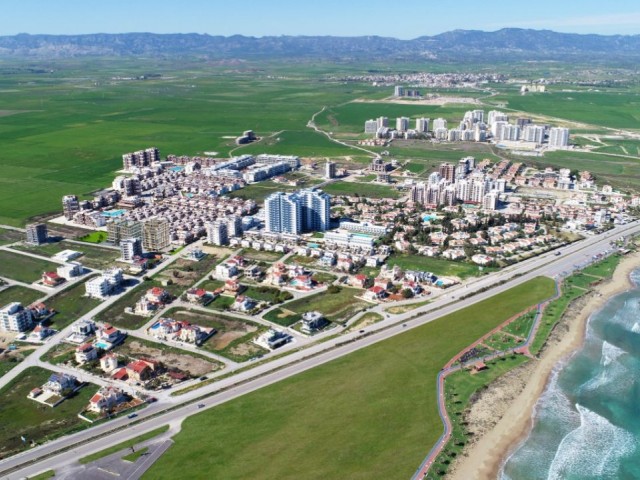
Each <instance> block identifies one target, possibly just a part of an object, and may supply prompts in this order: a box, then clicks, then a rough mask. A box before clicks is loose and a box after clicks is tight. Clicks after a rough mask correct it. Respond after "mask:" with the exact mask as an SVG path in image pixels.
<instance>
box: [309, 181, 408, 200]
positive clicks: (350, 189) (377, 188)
mask: <svg viewBox="0 0 640 480" xmlns="http://www.w3.org/2000/svg"><path fill="white" fill-rule="evenodd" d="M322 190H324V191H325V192H326V193H328V194H329V195H354V194H355V195H360V196H362V197H367V198H398V197H399V196H400V192H398V190H396V189H395V188H393V187H390V186H387V185H380V184H375V183H355V182H334V183H330V184H329V185H325V186H324V187H322Z"/></svg>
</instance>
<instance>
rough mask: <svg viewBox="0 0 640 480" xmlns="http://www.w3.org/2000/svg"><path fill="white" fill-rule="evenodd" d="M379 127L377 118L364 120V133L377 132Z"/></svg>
mask: <svg viewBox="0 0 640 480" xmlns="http://www.w3.org/2000/svg"><path fill="white" fill-rule="evenodd" d="M378 128H379V127H378V121H377V120H367V121H365V122H364V133H376V132H377V131H378Z"/></svg>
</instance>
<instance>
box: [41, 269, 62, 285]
mask: <svg viewBox="0 0 640 480" xmlns="http://www.w3.org/2000/svg"><path fill="white" fill-rule="evenodd" d="M62 282H64V278H62V277H61V276H60V275H58V274H57V273H56V272H44V273H43V274H42V283H43V285H46V286H47V287H56V286H58V285H60V284H61V283H62Z"/></svg>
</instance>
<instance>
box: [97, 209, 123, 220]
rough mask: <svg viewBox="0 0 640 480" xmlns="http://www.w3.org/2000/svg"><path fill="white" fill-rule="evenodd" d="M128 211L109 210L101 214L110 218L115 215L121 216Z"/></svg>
mask: <svg viewBox="0 0 640 480" xmlns="http://www.w3.org/2000/svg"><path fill="white" fill-rule="evenodd" d="M125 212H126V210H109V211H107V212H102V213H101V215H102V216H103V217H108V218H115V217H121V216H122V215H124V214H125Z"/></svg>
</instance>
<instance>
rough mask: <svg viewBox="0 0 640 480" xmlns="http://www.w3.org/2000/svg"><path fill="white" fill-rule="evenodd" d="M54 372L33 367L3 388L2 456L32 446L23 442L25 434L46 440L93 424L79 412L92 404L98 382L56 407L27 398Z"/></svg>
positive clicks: (0, 392) (0, 412)
mask: <svg viewBox="0 0 640 480" xmlns="http://www.w3.org/2000/svg"><path fill="white" fill-rule="evenodd" d="M51 373H52V372H51V371H49V370H45V369H43V368H37V367H30V368H28V369H26V370H25V371H24V372H22V373H21V374H20V375H18V376H17V377H16V378H15V379H14V380H12V381H11V382H10V383H9V384H8V385H7V386H5V387H4V388H3V389H2V390H0V396H2V402H0V455H1V456H2V457H5V456H7V455H8V454H10V453H15V452H18V451H21V450H24V449H25V448H28V447H27V446H28V443H27V446H24V445H23V443H22V442H21V441H20V436H21V435H22V436H24V437H25V438H26V439H27V442H31V441H32V440H33V441H35V442H37V443H42V442H45V441H47V440H51V439H53V438H56V437H58V436H61V435H64V434H69V433H71V432H74V431H77V430H82V429H85V428H87V427H88V426H89V424H88V423H87V422H84V421H82V420H80V419H79V418H78V417H77V416H76V414H77V413H78V412H79V411H80V410H82V408H83V407H84V406H86V405H87V404H88V403H89V399H90V398H91V396H92V395H93V394H94V393H95V392H96V388H97V387H96V385H93V384H89V385H86V386H84V387H83V388H82V389H80V391H79V392H78V393H77V394H76V395H75V396H74V397H73V398H71V399H67V400H65V401H64V402H62V404H60V405H58V406H57V407H55V408H51V407H48V406H46V405H41V404H40V403H37V402H35V401H33V400H28V399H27V394H28V393H29V392H30V391H31V389H33V388H35V387H39V386H40V385H42V384H43V383H45V382H46V381H47V379H48V378H49V376H50V375H51Z"/></svg>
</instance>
